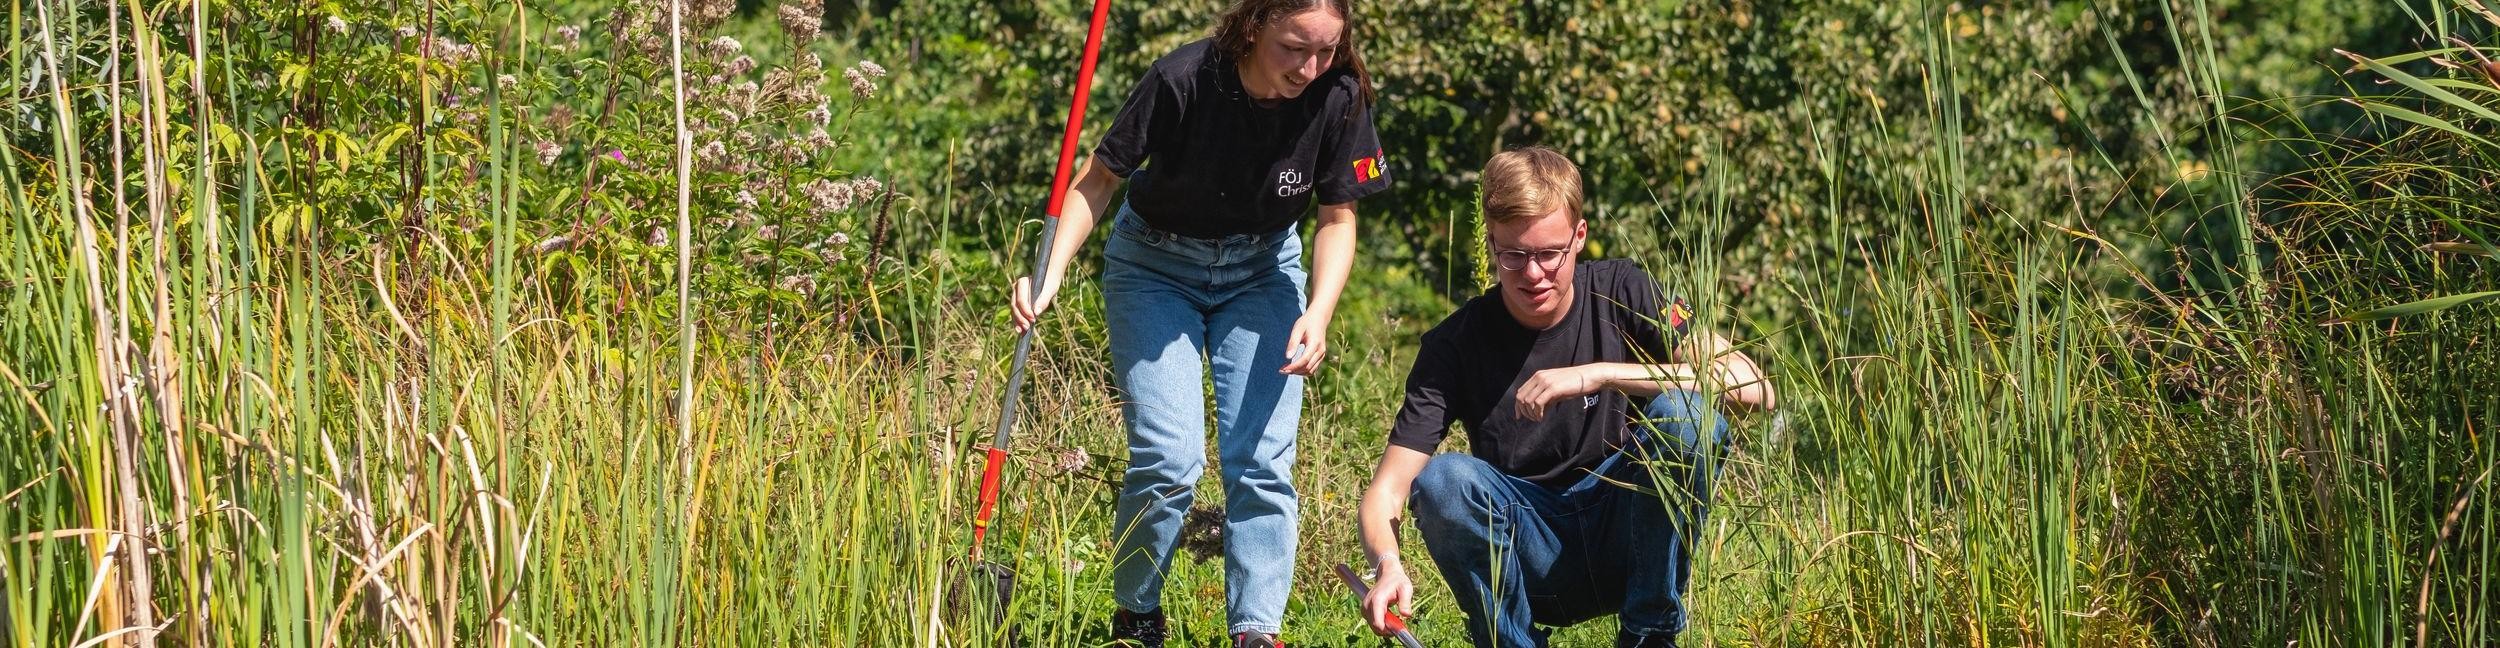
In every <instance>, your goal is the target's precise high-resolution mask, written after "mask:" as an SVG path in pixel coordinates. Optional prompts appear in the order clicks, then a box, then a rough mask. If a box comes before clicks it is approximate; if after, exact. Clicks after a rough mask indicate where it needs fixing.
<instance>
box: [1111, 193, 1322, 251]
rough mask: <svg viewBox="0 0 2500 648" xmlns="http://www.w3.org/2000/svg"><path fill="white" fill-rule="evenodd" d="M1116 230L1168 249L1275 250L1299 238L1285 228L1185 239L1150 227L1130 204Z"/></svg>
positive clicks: (1118, 218)
mask: <svg viewBox="0 0 2500 648" xmlns="http://www.w3.org/2000/svg"><path fill="white" fill-rule="evenodd" d="M1112 228H1113V229H1114V230H1115V231H1116V232H1117V233H1122V234H1128V235H1130V236H1134V237H1136V238H1137V240H1139V241H1142V242H1144V243H1147V244H1149V245H1155V246H1158V247H1161V246H1166V245H1167V244H1175V243H1177V244H1180V245H1182V246H1186V247H1190V248H1202V249H1209V250H1214V249H1222V248H1245V247H1247V248H1268V247H1274V246H1276V245H1279V244H1282V243H1284V241H1285V239H1288V238H1292V237H1294V236H1295V235H1296V233H1295V228H1294V227H1293V226H1291V225H1288V226H1285V228H1284V229H1280V230H1276V231H1273V232H1268V233H1265V234H1230V235H1226V236H1221V237H1216V238H1198V237H1194V236H1183V235H1180V234H1174V233H1172V232H1168V231H1164V230H1160V229H1155V227H1154V226H1153V225H1148V224H1146V218H1145V217H1143V216H1139V215H1137V212H1136V211H1135V210H1132V209H1129V206H1128V204H1127V203H1125V202H1123V203H1121V204H1120V212H1119V214H1118V215H1117V216H1116V217H1115V218H1114V220H1113V221H1112Z"/></svg>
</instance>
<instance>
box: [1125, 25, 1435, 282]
mask: <svg viewBox="0 0 2500 648" xmlns="http://www.w3.org/2000/svg"><path fill="white" fill-rule="evenodd" d="M1361 94H1362V90H1361V89H1360V87H1359V86H1358V81H1356V79H1355V78H1354V75H1352V74H1349V73H1347V72H1345V71H1343V70H1332V71H1330V72H1328V73H1326V74H1322V75H1320V78H1318V79H1314V80H1312V81H1311V85H1310V87H1309V88H1307V89H1305V90H1304V91H1303V93H1302V94H1301V95H1300V96H1296V97H1294V98H1292V99H1286V100H1284V101H1282V102H1278V103H1275V104H1273V105H1268V106H1262V105H1259V103H1258V102H1256V101H1253V100H1252V99H1251V98H1250V95H1249V94H1248V93H1246V92H1244V91H1243V90H1242V86H1241V75H1240V74H1239V73H1237V72H1236V71H1235V70H1234V67H1233V60H1232V58H1231V57H1230V56H1227V55H1225V54H1223V53H1221V52H1218V51H1216V48H1215V47H1213V46H1212V45H1211V44H1210V42H1209V41H1207V40H1200V41H1197V42H1194V43H1190V44H1188V45H1183V46H1181V48H1180V49H1177V50H1173V51H1172V53H1170V54H1166V55H1164V57H1163V58H1162V59H1161V60H1157V61H1155V64H1154V67H1153V68H1151V69H1148V70H1147V71H1146V75H1145V78H1143V79H1140V80H1139V81H1138V82H1137V89H1136V90H1135V91H1132V92H1130V93H1129V97H1128V103H1127V104H1125V105H1122V106H1121V107H1120V116H1119V118H1118V119H1117V120H1115V121H1113V122H1112V124H1111V131H1110V132H1109V133H1105V134H1104V135H1103V139H1102V144H1101V145H1099V146H1097V147H1095V148H1094V157H1096V158H1098V159H1100V160H1102V163H1103V164H1104V165H1105V166H1106V167H1108V168H1109V170H1110V171H1111V173H1112V174H1113V175H1117V176H1120V177H1123V178H1127V179H1128V180H1129V189H1128V201H1129V208H1130V209H1132V210H1135V211H1136V212H1137V214H1138V215H1139V216H1143V217H1145V219H1146V224H1147V225H1151V226H1153V227H1154V228H1155V229H1159V230H1163V231H1167V232H1171V233H1174V234H1179V235H1182V236H1189V237H1195V238H1220V237H1224V236H1230V235H1234V234H1266V233H1270V232H1275V231H1277V230H1282V229H1284V228H1285V227H1286V226H1288V225H1292V224H1293V223H1294V222H1296V221H1299V220H1301V219H1302V215H1303V214H1305V213H1308V212H1309V211H1310V209H1311V204H1312V201H1313V200H1314V199H1316V200H1317V201H1318V202H1319V204H1323V205H1334V204H1339V203H1349V202H1354V201H1355V199H1358V198H1362V197H1364V196H1369V195H1372V194H1374V193H1378V192H1380V191H1381V190H1383V189H1387V188H1389V169H1388V164H1387V161H1386V160H1385V159H1383V158H1382V156H1381V148H1380V136H1379V135H1378V134H1376V133H1374V132H1373V131H1372V116H1371V111H1370V110H1369V109H1368V108H1367V107H1365V106H1363V105H1362V101H1361V99H1360V98H1361Z"/></svg>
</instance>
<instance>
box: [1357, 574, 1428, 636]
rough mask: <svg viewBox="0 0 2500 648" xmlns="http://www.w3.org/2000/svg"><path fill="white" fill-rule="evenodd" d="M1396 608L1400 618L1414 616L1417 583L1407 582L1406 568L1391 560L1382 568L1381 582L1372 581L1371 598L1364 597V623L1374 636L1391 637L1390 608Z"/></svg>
mask: <svg viewBox="0 0 2500 648" xmlns="http://www.w3.org/2000/svg"><path fill="white" fill-rule="evenodd" d="M1391 606H1396V608H1397V613H1398V616H1401V617H1406V616H1414V614H1415V583H1414V582H1412V581H1408V580H1406V567H1405V566H1403V565H1400V564H1398V561H1396V560H1394V559H1393V560H1390V561H1389V564H1386V565H1381V566H1380V578H1379V580H1375V581H1372V591H1371V595H1370V596H1365V597H1363V623H1365V624H1368V625H1370V626H1371V628H1372V634H1376V635H1380V636H1383V637H1386V636H1389V633H1390V632H1391V630H1390V629H1389V608H1390V607H1391Z"/></svg>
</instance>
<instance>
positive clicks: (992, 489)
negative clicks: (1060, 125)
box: [949, 0, 1111, 644]
mask: <svg viewBox="0 0 2500 648" xmlns="http://www.w3.org/2000/svg"><path fill="white" fill-rule="evenodd" d="M1110 13H1111V0H1094V19H1093V24H1092V25H1091V26H1090V27H1089V28H1088V30H1087V32H1086V36H1085V54H1084V59H1083V62H1082V63H1080V64H1079V65H1078V67H1077V73H1076V85H1075V86H1074V87H1073V88H1071V92H1070V94H1072V95H1074V98H1073V99H1072V100H1071V102H1070V104H1069V106H1068V123H1067V128H1066V130H1065V132H1064V133H1063V134H1062V135H1061V136H1060V138H1059V170H1058V172H1057V173H1056V174H1055V175H1054V176H1053V177H1052V178H1051V181H1050V202H1048V203H1045V204H1044V206H1043V214H1044V215H1045V216H1046V218H1044V219H1042V233H1041V237H1040V240H1039V241H1037V242H1036V243H1035V245H1034V252H1033V274H1032V277H1033V282H1032V285H1033V297H1034V298H1035V299H1037V300H1038V299H1040V297H1041V291H1042V277H1043V276H1044V274H1045V273H1047V272H1048V271H1049V267H1050V241H1051V238H1052V237H1053V236H1054V235H1055V234H1056V233H1057V231H1058V229H1059V210H1060V204H1061V203H1063V202H1065V201H1066V199H1067V192H1068V181H1069V175H1070V172H1071V171H1072V170H1073V169H1074V167H1075V164H1076V153H1077V136H1078V134H1080V133H1082V132H1083V131H1084V123H1085V96H1086V94H1087V91H1088V90H1090V89H1091V88H1092V87H1093V82H1094V60H1095V58H1096V56H1097V55H1098V54H1100V53H1101V51H1102V27H1103V20H1104V19H1105V18H1106V17H1108V16H1109V15H1110ZM1039 328H1040V323H1039V322H1036V323H1035V324H1034V325H1033V326H1031V327H1028V328H1026V329H1025V330H1024V333H1023V334H1021V335H1018V336H1016V358H1015V364H1014V365H1013V368H1012V369H1010V370H1009V371H1008V374H1007V393H1006V394H1005V395H1004V397H1003V398H1002V399H1001V401H1002V402H1001V403H1000V404H999V408H998V432H997V434H996V436H993V437H991V439H990V448H989V457H988V459H987V460H986V462H985V465H983V466H982V468H981V506H980V509H979V512H977V513H975V514H974V515H973V518H972V553H971V556H970V559H969V560H970V562H969V573H961V572H959V573H960V574H961V575H960V576H959V578H960V579H961V580H958V581H957V583H956V586H955V588H954V591H953V592H951V593H950V594H951V595H950V597H949V598H951V599H953V602H954V603H955V605H956V606H957V609H958V610H959V611H967V612H968V611H971V608H982V610H981V611H983V612H986V614H985V615H977V616H987V617H988V618H989V620H990V623H991V627H992V628H993V632H994V634H993V635H992V636H994V637H996V638H997V639H998V643H1001V644H1005V643H1012V639H1011V637H1012V635H1013V633H1012V632H1010V631H1009V629H1008V628H1007V627H1006V620H1007V611H1008V603H1009V602H1010V599H1011V594H1012V593H1013V591H1014V588H1015V580H1016V575H1015V571H1014V570H1013V569H1010V568H1009V567H1008V566H1006V565H1003V564H999V563H995V562H991V561H989V560H986V559H984V558H983V557H982V555H981V541H982V540H983V538H985V537H986V536H987V535H988V533H989V529H990V515H991V514H992V513H994V512H995V511H996V510H997V507H998V482H999V477H1000V475H999V473H1000V471H1001V470H1002V469H1004V468H1005V467H1006V463H1007V437H1008V433H1009V432H1011V431H1013V430H1014V429H1015V427H1016V402H1017V396H1018V394H1020V393H1021V392H1022V391H1023V390H1024V362H1025V357H1026V356H1027V355H1028V354H1029V353H1030V352H1031V351H1032V349H1033V332H1034V331H1035V330H1036V329H1039ZM957 618H964V615H960V614H959V615H958V617H957Z"/></svg>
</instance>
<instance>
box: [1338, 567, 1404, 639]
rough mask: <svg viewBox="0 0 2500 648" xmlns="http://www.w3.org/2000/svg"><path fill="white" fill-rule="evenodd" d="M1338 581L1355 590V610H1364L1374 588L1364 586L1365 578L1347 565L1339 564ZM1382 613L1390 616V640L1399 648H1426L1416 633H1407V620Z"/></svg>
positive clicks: (1389, 613)
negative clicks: (1395, 642) (1366, 600)
mask: <svg viewBox="0 0 2500 648" xmlns="http://www.w3.org/2000/svg"><path fill="white" fill-rule="evenodd" d="M1337 579H1338V580H1343V581H1345V586H1346V588H1347V589H1351V590H1354V609H1356V610H1361V609H1363V599H1367V598H1371V596H1372V588H1371V587H1369V586H1366V585H1364V584H1363V577H1361V576H1356V575H1354V568H1352V567H1347V566H1345V563H1337ZM1381 613H1382V614H1385V615H1388V617H1389V638H1390V639H1392V640H1395V641H1397V642H1398V646H1399V648H1424V642H1421V641H1416V640H1415V633H1412V632H1407V631H1406V620H1405V619H1400V618H1398V613H1396V612H1389V611H1383V612H1381Z"/></svg>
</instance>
